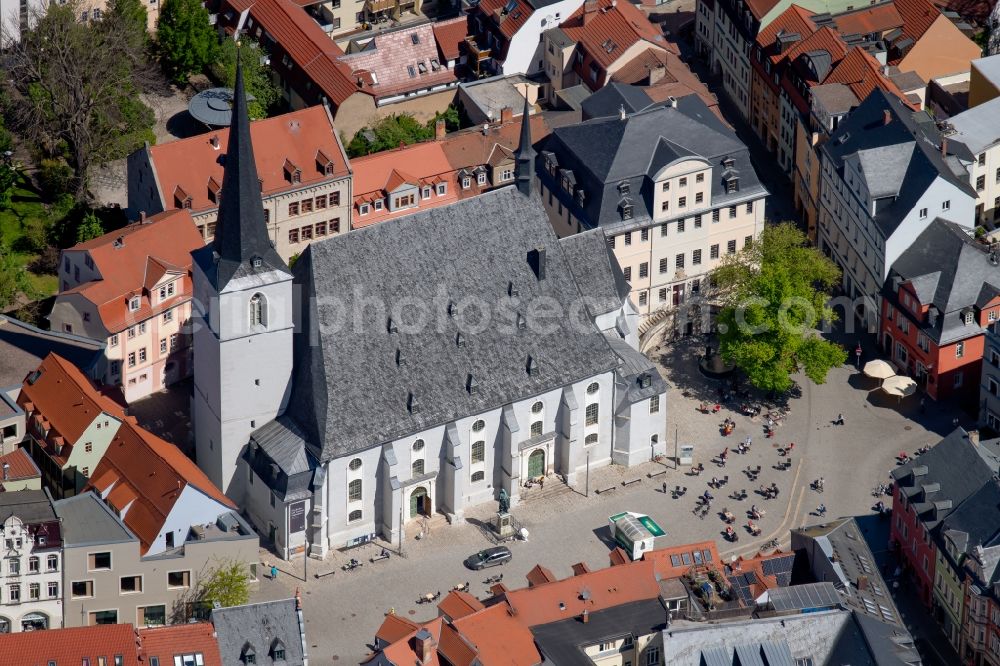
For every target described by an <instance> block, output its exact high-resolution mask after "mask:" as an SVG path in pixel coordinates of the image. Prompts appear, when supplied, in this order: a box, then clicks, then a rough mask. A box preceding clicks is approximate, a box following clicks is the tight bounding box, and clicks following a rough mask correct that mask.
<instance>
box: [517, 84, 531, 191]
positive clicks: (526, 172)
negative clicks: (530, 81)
mask: <svg viewBox="0 0 1000 666" xmlns="http://www.w3.org/2000/svg"><path fill="white" fill-rule="evenodd" d="M530 111H531V105H530V104H528V95H527V90H525V95H524V113H522V114H521V143H520V144H518V146H517V155H516V156H515V159H516V160H517V167H516V174H515V175H516V182H517V189H519V190H520V191H521V194H524V195H526V196H531V193H532V191H533V190H534V186H535V185H534V183H535V149H534V147H533V146H532V145H531V116H530V115H529V112H530Z"/></svg>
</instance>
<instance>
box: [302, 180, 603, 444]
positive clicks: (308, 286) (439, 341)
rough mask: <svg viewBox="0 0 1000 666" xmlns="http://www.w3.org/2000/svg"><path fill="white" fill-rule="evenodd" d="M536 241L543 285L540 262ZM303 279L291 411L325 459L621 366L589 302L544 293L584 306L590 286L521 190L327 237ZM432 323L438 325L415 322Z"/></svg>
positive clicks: (315, 246)
mask: <svg viewBox="0 0 1000 666" xmlns="http://www.w3.org/2000/svg"><path fill="white" fill-rule="evenodd" d="M537 248H544V249H545V252H546V268H545V279H544V280H539V279H538V278H537V277H536V275H535V273H534V271H533V270H532V267H531V265H530V264H529V252H531V251H533V250H535V249H537ZM294 273H295V276H296V277H295V279H296V282H297V283H298V284H299V285H301V287H302V289H303V297H304V298H305V299H306V302H307V303H309V307H308V308H306V309H304V312H303V313H302V318H301V324H302V326H301V330H302V333H300V334H298V337H297V339H296V342H295V368H296V374H295V377H294V383H293V395H292V398H291V401H290V403H289V405H290V406H289V411H288V415H289V416H291V417H292V418H294V420H295V421H296V422H297V423H298V424H299V426H300V427H301V428H302V432H303V433H305V434H306V436H307V437H308V439H309V444H310V446H311V447H312V448H311V451H312V452H313V453H314V455H316V457H317V458H318V459H319V460H321V461H326V460H329V459H331V458H334V457H338V456H342V455H345V454H347V453H351V452H355V451H360V450H363V449H367V448H370V447H373V446H377V445H379V444H381V443H383V442H386V441H389V440H392V439H395V438H399V437H403V436H406V435H408V434H410V433H414V432H417V431H420V430H424V429H426V428H430V427H433V426H436V425H440V424H443V423H447V422H450V421H453V420H456V419H459V418H462V417H466V416H471V415H473V414H478V413H481V412H484V411H486V410H489V409H494V408H498V407H500V406H502V405H506V404H509V403H511V402H513V401H516V400H520V399H525V398H528V397H531V396H534V395H538V394H540V393H543V392H545V391H548V390H552V389H554V388H557V387H562V386H566V385H568V384H571V383H573V382H576V381H582V380H583V379H585V378H588V377H592V376H594V375H596V374H599V373H602V372H606V371H609V370H612V369H614V368H616V367H617V365H618V359H617V357H616V356H615V355H614V354H613V353H612V351H611V349H610V347H609V346H608V344H607V342H606V341H605V339H604V336H603V335H601V333H600V332H599V331H598V330H597V328H596V327H595V326H594V325H593V323H592V321H591V320H590V318H589V316H587V313H586V311H585V310H583V309H581V308H577V314H578V316H577V317H576V318H575V319H574V320H571V318H570V317H568V316H552V315H551V311H550V310H547V311H543V310H542V309H540V308H538V307H537V306H538V304H539V300H538V299H540V298H543V297H544V298H546V299H553V300H550V301H549V303H556V304H558V306H559V307H560V308H561V309H562V311H563V312H570V313H571V314H572V313H573V310H572V309H571V306H573V305H574V304H576V303H578V302H580V299H581V298H582V294H581V291H580V289H579V288H578V286H577V283H576V280H575V279H574V275H573V273H572V271H571V269H570V260H569V258H568V256H567V253H566V252H565V250H564V248H563V245H562V243H560V242H559V241H558V240H557V238H556V236H555V234H554V232H553V231H552V227H551V225H550V224H549V221H548V218H547V216H546V214H545V212H544V210H543V209H542V207H541V204H540V202H539V201H538V200H537V197H531V198H528V197H525V196H523V195H522V194H520V193H519V192H518V191H517V190H516V189H514V188H512V187H507V188H502V189H499V190H495V191H492V192H489V193H486V194H484V195H481V196H478V197H475V198H471V199H465V200H462V201H460V202H458V203H455V204H452V205H450V206H444V207H439V208H433V209H430V210H426V211H422V212H419V213H416V214H414V215H411V216H407V217H404V218H398V219H395V220H390V221H387V222H383V223H381V224H377V225H373V226H371V227H367V228H365V229H360V230H357V231H354V232H351V233H349V234H344V235H341V236H337V237H333V238H330V239H327V240H324V241H319V242H314V243H312V244H311V245H310V246H309V248H308V249H307V250H306V251H305V252H304V253H303V254H302V257H301V259H299V261H298V262H297V263H296V265H295V271H294ZM511 286H513V288H514V289H515V290H516V293H517V294H518V295H517V296H516V297H511V296H510V288H511ZM449 302H451V303H453V304H455V305H456V306H457V310H458V311H457V313H456V315H455V316H454V317H451V316H449V314H448V312H447V310H448V305H449ZM476 303H478V304H482V305H483V306H485V307H486V308H488V309H489V312H490V316H491V317H492V319H491V322H492V323H491V325H488V326H485V327H483V326H478V327H477V326H475V324H476V323H477V322H478V321H481V320H478V319H477V318H478V314H477V311H476V309H475V308H474V307H473V306H471V305H470V306H469V307H468V308H465V306H466V305H467V304H476ZM529 305H531V306H532V307H528V306H529ZM418 308H419V310H418ZM463 308H465V309H464V310H463ZM345 313H346V314H345ZM420 317H424V318H425V321H426V322H427V323H426V325H423V326H419V325H414V324H415V323H417V322H418V319H419V318H420ZM519 317H520V318H522V319H523V321H524V322H525V324H526V326H525V328H524V329H523V330H521V329H519V328H518V327H517V325H516V322H517V321H518V318H519ZM390 319H392V325H391V326H390ZM460 323H463V324H464V325H463V326H462V327H461V329H462V330H460V326H459V324H460ZM338 326H339V329H338ZM391 328H395V329H396V330H395V332H392V331H391V330H390V329H391ZM480 328H482V329H483V330H479V329H480ZM459 333H462V336H463V337H462V346H460V345H459V339H458V335H459ZM400 356H401V357H402V358H403V363H402V364H399V363H398V362H397V358H399V357H400ZM529 358H530V359H532V360H533V361H534V362H535V363H537V364H538V367H539V370H538V372H537V373H536V374H529V373H528V371H527V367H528V364H529ZM470 375H471V377H472V378H473V379H474V380H475V383H476V385H477V387H478V390H477V391H475V392H472V393H470V391H468V390H467V385H468V381H469V378H470ZM413 400H415V401H416V409H414V408H412V401H413Z"/></svg>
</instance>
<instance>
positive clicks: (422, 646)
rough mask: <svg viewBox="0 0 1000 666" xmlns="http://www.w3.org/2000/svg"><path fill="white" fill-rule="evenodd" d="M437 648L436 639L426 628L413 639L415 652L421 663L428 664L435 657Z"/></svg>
mask: <svg viewBox="0 0 1000 666" xmlns="http://www.w3.org/2000/svg"><path fill="white" fill-rule="evenodd" d="M435 648H437V645H436V644H435V643H434V637H433V636H431V632H429V631H427V629H426V628H422V629H421V630H420V631H418V632H417V635H416V636H414V637H413V651H414V652H416V653H417V659H419V660H420V663H422V664H426V663H428V662H429V661H430V660H431V658H432V657H433V656H434V650H435Z"/></svg>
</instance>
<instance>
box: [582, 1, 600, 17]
mask: <svg viewBox="0 0 1000 666" xmlns="http://www.w3.org/2000/svg"><path fill="white" fill-rule="evenodd" d="M596 11H597V0H583V13H584V14H593V13H594V12H596Z"/></svg>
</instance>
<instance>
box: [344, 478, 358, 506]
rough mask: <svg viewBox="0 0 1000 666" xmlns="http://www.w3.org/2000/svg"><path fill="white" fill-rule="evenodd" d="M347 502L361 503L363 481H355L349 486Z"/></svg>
mask: <svg viewBox="0 0 1000 666" xmlns="http://www.w3.org/2000/svg"><path fill="white" fill-rule="evenodd" d="M347 501H348V502H360V501H361V479H354V480H353V481H351V482H350V483H348V484H347Z"/></svg>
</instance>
